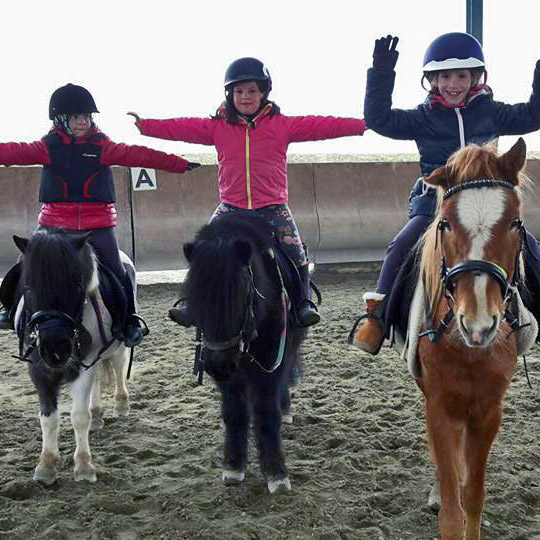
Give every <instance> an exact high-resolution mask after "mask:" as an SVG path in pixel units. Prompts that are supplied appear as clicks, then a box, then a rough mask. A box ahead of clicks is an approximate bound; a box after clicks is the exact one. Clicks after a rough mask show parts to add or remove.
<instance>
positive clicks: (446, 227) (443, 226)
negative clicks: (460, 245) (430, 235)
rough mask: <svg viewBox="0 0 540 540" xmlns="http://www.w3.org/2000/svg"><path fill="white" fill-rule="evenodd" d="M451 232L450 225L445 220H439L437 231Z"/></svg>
mask: <svg viewBox="0 0 540 540" xmlns="http://www.w3.org/2000/svg"><path fill="white" fill-rule="evenodd" d="M451 230H452V226H451V225H450V222H449V221H448V220H447V219H441V220H440V221H439V231H441V232H444V231H451Z"/></svg>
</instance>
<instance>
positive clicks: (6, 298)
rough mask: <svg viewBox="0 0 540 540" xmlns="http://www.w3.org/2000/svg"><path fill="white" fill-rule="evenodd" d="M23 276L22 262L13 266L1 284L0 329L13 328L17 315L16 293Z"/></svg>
mask: <svg viewBox="0 0 540 540" xmlns="http://www.w3.org/2000/svg"><path fill="white" fill-rule="evenodd" d="M20 277H21V263H20V262H18V263H17V264H15V265H14V266H12V267H11V268H10V269H9V271H8V273H7V274H6V275H5V277H4V279H3V280H2V284H1V285H0V302H1V303H2V306H3V307H2V309H0V330H13V328H14V325H13V319H14V316H15V293H16V291H17V286H18V285H19V280H20Z"/></svg>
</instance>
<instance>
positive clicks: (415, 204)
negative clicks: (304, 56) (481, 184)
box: [364, 68, 540, 217]
mask: <svg viewBox="0 0 540 540" xmlns="http://www.w3.org/2000/svg"><path fill="white" fill-rule="evenodd" d="M394 80H395V72H394V71H383V70H380V69H375V68H370V69H369V70H368V73H367V87H366V97H365V102H364V119H365V121H366V124H367V126H368V128H370V129H372V130H373V131H375V132H376V133H379V134H380V135H384V136H385V137H390V138H392V139H401V140H414V141H415V142H416V145H417V147H418V151H419V153H420V169H421V172H422V175H423V176H428V175H429V174H430V173H431V172H432V171H433V170H434V169H436V168H437V167H440V166H441V165H444V164H445V163H446V161H447V159H448V158H449V157H450V155H451V154H453V153H454V152H455V151H456V150H458V149H459V148H462V147H464V146H465V145H467V144H469V143H478V144H483V143H486V142H489V141H491V140H493V139H496V138H497V137H499V136H500V135H523V134H525V133H530V132H531V131H536V130H537V129H540V88H535V87H534V86H535V85H533V92H532V94H531V97H530V99H529V101H528V103H517V104H515V105H509V104H507V103H502V102H500V101H495V100H494V99H493V93H492V91H491V89H489V88H488V87H486V88H485V89H484V91H482V92H480V93H479V94H477V95H475V96H473V97H472V98H470V99H469V101H468V103H467V105H465V106H464V107H462V108H456V109H452V108H446V107H443V106H441V105H440V104H438V103H436V102H431V101H430V100H429V98H428V99H426V101H425V102H424V103H422V104H421V105H418V107H416V108H415V109H408V110H404V109H393V108H392V91H393V89H394ZM422 184H423V183H422ZM422 184H420V183H419V182H417V183H416V184H415V186H414V188H413V191H412V192H411V197H410V199H409V202H410V204H409V217H414V216H415V215H433V214H434V211H435V206H436V192H435V190H433V189H429V190H426V188H425V186H423V185H422Z"/></svg>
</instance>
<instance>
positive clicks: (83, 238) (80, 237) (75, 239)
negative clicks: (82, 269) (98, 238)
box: [69, 231, 92, 251]
mask: <svg viewBox="0 0 540 540" xmlns="http://www.w3.org/2000/svg"><path fill="white" fill-rule="evenodd" d="M91 236H92V231H90V232H85V233H82V234H70V235H69V241H70V242H71V244H72V246H73V247H74V248H75V249H76V250H77V251H80V250H81V249H82V248H83V247H84V246H85V244H86V242H88V240H89V238H90V237H91Z"/></svg>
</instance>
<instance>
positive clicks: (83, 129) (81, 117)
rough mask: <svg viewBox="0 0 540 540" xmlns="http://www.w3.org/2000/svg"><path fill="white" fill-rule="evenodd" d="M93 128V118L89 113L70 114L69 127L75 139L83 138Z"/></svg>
mask: <svg viewBox="0 0 540 540" xmlns="http://www.w3.org/2000/svg"><path fill="white" fill-rule="evenodd" d="M91 126H92V116H91V115H90V114H88V113H79V114H68V127H69V129H70V130H71V132H72V133H73V135H75V137H83V136H84V135H86V133H87V132H88V130H89V129H90V127H91Z"/></svg>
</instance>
